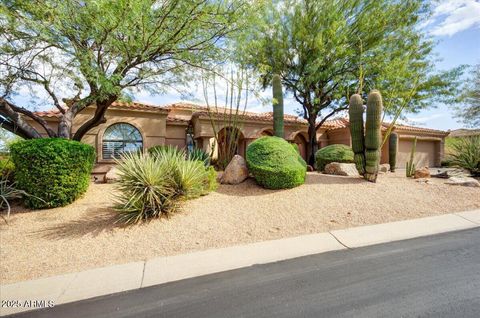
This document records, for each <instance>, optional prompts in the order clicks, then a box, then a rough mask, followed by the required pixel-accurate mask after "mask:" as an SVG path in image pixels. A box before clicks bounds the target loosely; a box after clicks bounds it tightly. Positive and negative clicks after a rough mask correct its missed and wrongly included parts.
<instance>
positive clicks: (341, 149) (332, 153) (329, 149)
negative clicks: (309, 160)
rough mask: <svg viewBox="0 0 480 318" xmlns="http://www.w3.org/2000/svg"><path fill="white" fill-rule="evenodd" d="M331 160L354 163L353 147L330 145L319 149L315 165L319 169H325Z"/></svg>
mask: <svg viewBox="0 0 480 318" xmlns="http://www.w3.org/2000/svg"><path fill="white" fill-rule="evenodd" d="M331 162H344V163H345V162H346V163H352V162H354V161H353V151H352V148H350V147H348V146H346V145H340V144H338V145H329V146H326V147H323V148H322V149H320V150H318V151H317V153H316V154H315V167H316V168H317V170H318V171H323V169H325V166H326V165H327V164H329V163H331Z"/></svg>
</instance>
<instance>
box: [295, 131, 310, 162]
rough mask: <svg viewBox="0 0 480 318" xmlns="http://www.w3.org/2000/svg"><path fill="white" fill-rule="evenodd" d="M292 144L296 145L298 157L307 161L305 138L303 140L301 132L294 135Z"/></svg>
mask: <svg viewBox="0 0 480 318" xmlns="http://www.w3.org/2000/svg"><path fill="white" fill-rule="evenodd" d="M293 142H294V143H295V144H297V146H298V151H299V152H300V155H301V156H302V158H303V159H304V160H305V161H306V160H307V138H305V136H304V135H303V134H302V133H301V132H299V133H297V134H296V135H295V138H294V139H293Z"/></svg>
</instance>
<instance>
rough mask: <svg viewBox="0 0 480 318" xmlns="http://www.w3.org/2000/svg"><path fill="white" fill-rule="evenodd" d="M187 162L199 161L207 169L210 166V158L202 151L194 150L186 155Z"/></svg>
mask: <svg viewBox="0 0 480 318" xmlns="http://www.w3.org/2000/svg"><path fill="white" fill-rule="evenodd" d="M187 157H188V160H193V161H201V162H203V164H204V166H205V167H206V168H208V167H209V166H210V156H209V155H208V153H206V152H205V150H203V149H199V148H194V149H193V150H192V151H190V152H189V153H188V156H187Z"/></svg>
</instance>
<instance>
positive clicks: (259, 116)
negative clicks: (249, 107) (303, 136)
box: [166, 102, 306, 124]
mask: <svg viewBox="0 0 480 318" xmlns="http://www.w3.org/2000/svg"><path fill="white" fill-rule="evenodd" d="M166 108H168V109H170V110H172V109H191V110H192V112H193V116H197V117H203V118H207V117H209V111H208V109H210V112H211V113H215V112H216V114H214V115H215V116H218V117H219V116H223V115H224V114H225V113H226V114H229V113H230V112H231V111H232V109H230V108H225V107H214V106H210V107H207V106H206V105H200V104H195V103H187V102H180V103H174V104H171V105H169V106H167V107H166ZM236 111H237V110H236V109H235V108H234V109H233V112H234V113H235V112H236ZM238 114H239V115H240V117H242V118H244V119H252V120H259V121H272V120H273V112H263V113H258V112H250V111H243V109H242V108H240V109H239V110H238ZM173 116H174V117H175V116H176V115H173ZM284 121H285V122H288V123H301V124H306V120H304V119H303V118H299V117H298V116H295V115H290V114H285V115H284Z"/></svg>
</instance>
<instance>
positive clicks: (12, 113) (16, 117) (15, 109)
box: [0, 98, 57, 138]
mask: <svg viewBox="0 0 480 318" xmlns="http://www.w3.org/2000/svg"><path fill="white" fill-rule="evenodd" d="M0 113H1V114H2V115H4V116H5V117H7V118H8V119H10V120H11V121H12V122H13V123H15V125H17V126H19V127H21V128H22V129H24V130H25V131H27V132H29V134H30V135H31V137H30V138H40V137H41V135H40V133H38V131H36V129H35V128H33V127H32V126H31V125H30V124H29V123H27V122H26V121H25V120H24V119H23V118H22V117H21V116H20V114H23V115H25V116H28V117H30V118H31V119H32V120H34V121H35V122H37V123H38V124H39V125H40V126H42V128H43V129H45V131H46V132H47V134H48V136H49V137H56V136H57V134H56V133H55V132H54V131H53V130H52V129H51V128H50V127H49V126H48V123H47V121H46V120H44V119H43V118H41V117H40V116H37V115H35V114H34V113H33V112H31V111H29V110H27V109H25V108H23V107H19V106H15V105H14V104H12V103H10V102H8V101H7V100H6V99H4V98H0Z"/></svg>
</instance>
